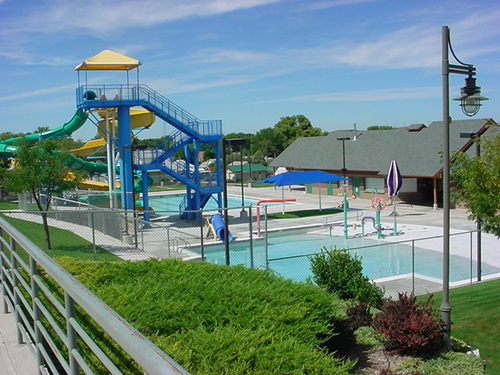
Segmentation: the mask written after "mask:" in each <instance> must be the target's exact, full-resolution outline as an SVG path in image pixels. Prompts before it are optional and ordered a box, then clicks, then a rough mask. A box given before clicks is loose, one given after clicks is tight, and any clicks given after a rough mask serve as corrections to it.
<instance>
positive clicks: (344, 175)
mask: <svg viewBox="0 0 500 375" xmlns="http://www.w3.org/2000/svg"><path fill="white" fill-rule="evenodd" d="M350 139H351V138H349V137H338V138H337V141H342V175H343V177H344V178H345V177H346V172H347V169H346V168H345V141H349V140H350Z"/></svg>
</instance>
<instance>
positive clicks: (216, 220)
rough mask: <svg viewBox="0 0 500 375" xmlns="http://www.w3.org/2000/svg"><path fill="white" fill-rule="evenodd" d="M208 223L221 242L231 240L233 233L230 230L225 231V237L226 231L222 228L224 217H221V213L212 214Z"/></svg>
mask: <svg viewBox="0 0 500 375" xmlns="http://www.w3.org/2000/svg"><path fill="white" fill-rule="evenodd" d="M210 223H211V224H212V225H213V227H214V231H215V234H216V235H217V237H219V239H220V240H221V241H222V242H226V240H227V241H228V242H231V241H232V240H233V235H232V234H231V232H230V231H229V230H228V231H227V238H226V231H225V228H224V219H223V218H222V215H220V214H217V215H213V216H212V217H211V218H210Z"/></svg>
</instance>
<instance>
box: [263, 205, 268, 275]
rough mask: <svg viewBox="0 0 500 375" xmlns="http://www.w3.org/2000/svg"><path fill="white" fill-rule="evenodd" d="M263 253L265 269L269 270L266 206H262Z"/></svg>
mask: <svg viewBox="0 0 500 375" xmlns="http://www.w3.org/2000/svg"><path fill="white" fill-rule="evenodd" d="M264 232H265V233H266V234H265V235H264V252H265V254H266V269H269V249H268V246H267V204H266V205H265V206H264Z"/></svg>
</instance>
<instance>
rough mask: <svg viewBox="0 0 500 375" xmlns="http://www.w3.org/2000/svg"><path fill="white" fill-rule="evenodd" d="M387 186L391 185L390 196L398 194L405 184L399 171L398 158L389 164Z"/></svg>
mask: <svg viewBox="0 0 500 375" xmlns="http://www.w3.org/2000/svg"><path fill="white" fill-rule="evenodd" d="M387 186H388V187H389V194H388V195H389V197H395V196H397V195H398V193H399V190H401V186H403V177H401V172H400V171H399V168H398V164H397V163H396V160H393V161H391V165H390V166H389V172H388V173H387Z"/></svg>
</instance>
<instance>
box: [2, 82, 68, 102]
mask: <svg viewBox="0 0 500 375" xmlns="http://www.w3.org/2000/svg"><path fill="white" fill-rule="evenodd" d="M74 88H75V85H63V86H56V87H47V88H43V89H39V90H30V91H26V92H20V93H17V94H12V95H7V96H0V102H5V101H7V100H16V99H24V98H30V97H33V96H40V95H44V96H45V95H46V94H54V93H58V92H64V91H68V90H73V89H74Z"/></svg>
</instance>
